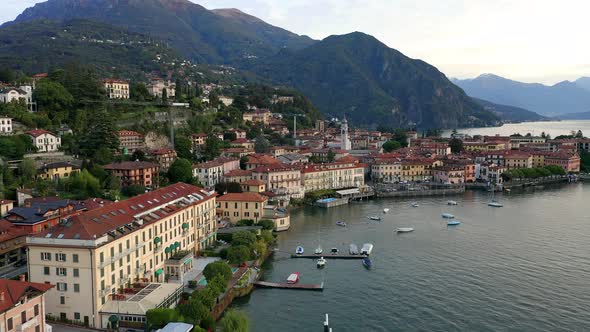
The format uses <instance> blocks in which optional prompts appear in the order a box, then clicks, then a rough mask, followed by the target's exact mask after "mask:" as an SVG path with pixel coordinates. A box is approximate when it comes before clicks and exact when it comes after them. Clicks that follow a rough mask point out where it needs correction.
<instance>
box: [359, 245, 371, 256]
mask: <svg viewBox="0 0 590 332" xmlns="http://www.w3.org/2000/svg"><path fill="white" fill-rule="evenodd" d="M372 251H373V245H372V244H371V243H365V244H363V247H362V248H361V255H367V256H368V255H370V254H371V252H372Z"/></svg>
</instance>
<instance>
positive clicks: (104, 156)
mask: <svg viewBox="0 0 590 332" xmlns="http://www.w3.org/2000/svg"><path fill="white" fill-rule="evenodd" d="M92 160H93V161H94V162H95V163H97V164H99V165H106V164H110V163H112V162H113V152H112V151H111V150H110V149H109V148H107V147H106V146H103V147H101V148H99V149H98V150H96V152H95V153H94V156H93V157H92Z"/></svg>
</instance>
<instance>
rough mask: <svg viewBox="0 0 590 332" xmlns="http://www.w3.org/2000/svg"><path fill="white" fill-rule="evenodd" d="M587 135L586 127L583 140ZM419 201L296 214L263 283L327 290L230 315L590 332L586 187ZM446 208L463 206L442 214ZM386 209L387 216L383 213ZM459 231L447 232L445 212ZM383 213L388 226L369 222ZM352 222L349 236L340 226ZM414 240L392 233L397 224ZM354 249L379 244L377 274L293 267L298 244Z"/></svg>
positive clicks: (267, 324) (302, 262) (277, 320)
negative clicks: (492, 203) (289, 281)
mask: <svg viewBox="0 0 590 332" xmlns="http://www.w3.org/2000/svg"><path fill="white" fill-rule="evenodd" d="M588 132H589V133H590V130H589V131H588ZM496 198H497V199H498V200H500V201H501V202H502V203H504V207H503V208H491V207H488V206H487V202H488V201H489V200H490V197H489V196H488V193H486V192H474V191H468V192H466V193H465V194H463V195H461V196H452V197H432V198H420V199H418V200H417V201H418V202H419V203H420V207H418V208H412V207H411V206H410V203H411V201H413V200H402V199H397V200H395V199H378V200H372V201H368V202H361V203H353V204H350V205H348V206H342V207H337V208H333V209H320V208H312V207H307V208H304V209H301V210H299V211H296V212H294V213H293V214H292V220H291V224H292V227H291V230H289V231H288V232H286V233H281V234H280V235H279V237H278V247H279V249H280V250H281V251H282V252H277V253H276V254H275V256H274V259H273V260H271V261H269V262H268V263H267V264H266V265H265V269H266V270H265V274H264V280H267V281H276V282H284V281H285V280H286V278H287V276H288V275H289V274H290V273H292V272H296V271H297V272H300V273H301V281H300V282H301V283H320V282H322V281H323V282H325V289H324V292H308V291H294V290H291V291H290V290H273V289H257V290H255V291H254V292H253V293H252V294H251V295H250V296H249V297H247V298H244V299H240V300H238V301H237V302H236V304H235V307H237V308H240V309H243V310H245V311H246V312H247V313H248V314H249V315H250V317H251V321H252V325H253V329H252V330H253V331H261V332H270V331H282V332H290V331H293V332H295V331H322V324H323V323H322V322H323V315H324V313H329V314H330V320H331V325H332V327H333V329H334V332H341V331H590V310H589V309H590V241H589V239H590V208H588V202H590V185H588V184H586V185H583V184H572V185H564V186H559V187H556V188H552V189H546V190H544V191H529V192H524V193H515V192H513V193H510V194H500V195H497V196H496ZM448 199H454V200H457V201H458V203H459V205H458V206H447V205H446V201H447V200H448ZM384 208H390V209H391V211H390V212H389V213H388V214H383V212H382V210H383V209H384ZM443 212H450V213H453V214H454V215H455V216H456V217H457V219H458V220H461V221H462V222H463V223H462V224H461V225H459V226H456V227H447V226H446V223H445V222H444V220H443V219H442V218H441V213H443ZM371 215H380V216H381V217H382V221H381V222H370V221H369V220H368V219H367V216H371ZM337 220H345V221H346V222H347V223H348V225H349V226H348V227H346V228H343V227H338V226H336V225H335V222H336V221H337ZM404 226H411V227H414V228H415V232H413V233H407V234H400V235H396V234H395V233H394V229H395V228H397V227H404ZM319 242H320V243H321V244H322V246H323V248H324V252H326V251H329V249H330V248H331V247H338V248H339V249H340V250H341V251H345V252H347V251H348V245H349V244H350V243H356V244H357V245H358V246H359V248H360V246H362V244H363V243H366V242H370V243H373V244H374V245H375V248H374V251H373V254H372V256H371V259H372V260H373V269H372V270H370V271H369V270H366V269H364V268H363V266H362V265H361V262H360V261H357V260H351V261H347V260H328V262H327V264H326V267H325V269H323V270H318V269H316V266H315V262H314V261H313V260H310V259H291V258H289V254H290V253H292V252H294V251H295V247H296V246H297V245H299V244H301V245H303V246H304V247H305V250H306V253H313V251H314V249H315V248H316V247H317V245H318V243H319Z"/></svg>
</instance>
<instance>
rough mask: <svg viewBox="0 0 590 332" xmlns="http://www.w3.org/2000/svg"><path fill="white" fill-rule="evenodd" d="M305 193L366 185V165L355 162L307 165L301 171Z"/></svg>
mask: <svg viewBox="0 0 590 332" xmlns="http://www.w3.org/2000/svg"><path fill="white" fill-rule="evenodd" d="M301 176H302V180H303V188H304V190H305V192H306V193H307V192H310V191H316V190H324V189H343V188H352V187H361V186H364V185H365V165H364V164H358V163H355V162H350V163H349V162H334V163H325V164H310V165H305V166H304V167H303V168H302V169H301Z"/></svg>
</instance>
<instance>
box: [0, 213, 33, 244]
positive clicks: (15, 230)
mask: <svg viewBox="0 0 590 332" xmlns="http://www.w3.org/2000/svg"><path fill="white" fill-rule="evenodd" d="M26 235H27V231H26V230H24V229H22V228H19V227H16V226H14V225H13V224H12V223H11V222H10V221H8V220H5V219H0V243H1V242H4V241H8V240H12V239H15V238H17V237H20V236H26Z"/></svg>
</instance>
